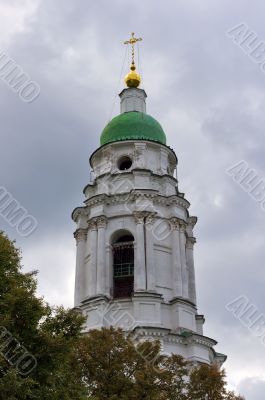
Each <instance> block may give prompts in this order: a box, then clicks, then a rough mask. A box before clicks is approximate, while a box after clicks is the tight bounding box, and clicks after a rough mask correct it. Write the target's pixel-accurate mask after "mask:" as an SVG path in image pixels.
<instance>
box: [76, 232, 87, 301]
mask: <svg viewBox="0 0 265 400" xmlns="http://www.w3.org/2000/svg"><path fill="white" fill-rule="evenodd" d="M74 237H75V239H76V272H75V299H74V305H75V307H76V306H78V305H80V303H81V301H82V300H84V298H85V293H84V291H85V287H84V286H85V280H84V275H85V268H84V263H85V251H86V240H87V229H82V228H79V229H77V230H76V231H75V233H74Z"/></svg>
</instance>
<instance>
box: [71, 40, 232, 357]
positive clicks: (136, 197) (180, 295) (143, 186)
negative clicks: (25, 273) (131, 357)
mask: <svg viewBox="0 0 265 400" xmlns="http://www.w3.org/2000/svg"><path fill="white" fill-rule="evenodd" d="M139 40H141V39H136V38H135V37H134V34H132V37H131V39H130V40H129V41H127V42H125V43H126V44H129V45H131V46H132V63H131V68H130V71H129V73H128V74H127V75H126V77H125V83H126V85H127V88H125V89H123V91H122V92H121V93H120V104H121V106H120V107H121V108H120V114H119V115H118V116H116V117H114V118H113V119H112V120H111V121H110V122H109V123H108V125H107V126H106V127H105V128H104V130H103V132H102V134H101V138H100V147H99V148H98V149H97V150H96V151H95V152H94V153H93V154H92V155H91V157H90V165H91V168H92V171H93V182H92V183H89V184H88V185H87V186H86V187H85V188H84V195H85V201H84V205H83V206H82V207H78V208H76V209H75V210H74V211H73V214H72V218H73V220H74V221H75V223H76V225H77V229H76V231H75V234H74V236H75V239H76V244H77V253H76V281H75V307H77V308H79V309H80V310H81V311H82V313H83V314H84V315H86V316H87V323H86V327H85V331H89V330H90V329H95V328H101V327H103V326H105V327H109V326H115V327H121V328H122V329H123V330H124V331H125V332H127V333H128V332H134V333H137V335H138V337H141V336H142V337H144V338H145V339H159V340H160V341H161V345H162V350H163V352H164V353H165V354H171V353H175V354H180V355H182V356H184V357H185V358H187V359H188V360H190V361H194V362H205V363H213V362H218V363H219V364H222V363H223V362H224V361H225V358H226V356H224V355H223V354H219V353H216V351H215V350H214V346H215V345H216V343H217V342H216V341H215V340H213V339H210V338H208V337H206V336H204V335H203V323H204V317H203V316H202V315H200V314H198V312H197V305H196V284H195V270H194V259H193V247H194V244H195V243H196V239H195V237H194V233H193V229H194V226H195V225H196V222H197V218H196V217H194V216H191V215H190V214H189V211H188V209H189V206H190V203H189V202H188V200H187V199H186V198H185V196H184V194H183V193H181V192H180V191H179V186H178V179H177V164H178V159H177V156H176V154H175V152H174V151H173V150H172V149H171V148H170V147H168V146H167V144H166V135H165V133H164V131H163V128H162V127H161V125H160V124H159V123H158V122H157V121H156V120H155V119H154V118H153V117H151V116H150V115H148V114H146V97H147V95H146V93H145V91H144V90H143V89H140V88H139V86H140V82H141V77H140V75H139V74H138V73H137V72H136V67H135V60H134V45H135V43H136V41H139Z"/></svg>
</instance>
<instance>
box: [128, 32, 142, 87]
mask: <svg viewBox="0 0 265 400" xmlns="http://www.w3.org/2000/svg"><path fill="white" fill-rule="evenodd" d="M142 40H143V39H142V38H136V37H135V36H134V32H132V36H131V37H130V39H129V40H126V41H125V42H124V44H129V45H131V46H132V62H131V67H130V72H129V73H128V74H127V75H126V76H125V78H124V81H125V83H126V85H127V86H128V87H133V88H137V87H138V86H139V85H140V83H141V75H140V74H138V73H137V72H136V66H135V62H134V46H135V43H137V42H140V41H142Z"/></svg>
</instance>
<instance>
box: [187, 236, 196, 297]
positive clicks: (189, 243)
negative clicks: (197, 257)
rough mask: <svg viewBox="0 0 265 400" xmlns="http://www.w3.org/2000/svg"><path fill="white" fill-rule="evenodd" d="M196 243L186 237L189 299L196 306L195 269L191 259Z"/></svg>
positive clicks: (194, 240)
mask: <svg viewBox="0 0 265 400" xmlns="http://www.w3.org/2000/svg"><path fill="white" fill-rule="evenodd" d="M195 243H196V239H195V238H194V237H187V242H186V255H187V265H188V272H189V298H190V300H191V301H192V302H193V303H194V304H196V285H195V269H194V258H193V247H194V244H195Z"/></svg>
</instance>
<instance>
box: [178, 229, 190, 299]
mask: <svg viewBox="0 0 265 400" xmlns="http://www.w3.org/2000/svg"><path fill="white" fill-rule="evenodd" d="M185 231H186V224H185V223H184V222H181V225H180V232H179V235H180V241H179V242H180V259H181V275H182V297H184V298H186V299H187V298H188V297H189V290H188V285H189V283H188V278H189V277H188V270H187V261H186V234H185Z"/></svg>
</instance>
